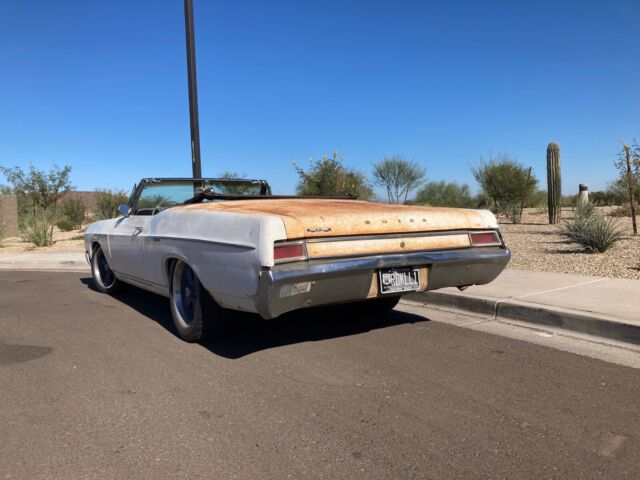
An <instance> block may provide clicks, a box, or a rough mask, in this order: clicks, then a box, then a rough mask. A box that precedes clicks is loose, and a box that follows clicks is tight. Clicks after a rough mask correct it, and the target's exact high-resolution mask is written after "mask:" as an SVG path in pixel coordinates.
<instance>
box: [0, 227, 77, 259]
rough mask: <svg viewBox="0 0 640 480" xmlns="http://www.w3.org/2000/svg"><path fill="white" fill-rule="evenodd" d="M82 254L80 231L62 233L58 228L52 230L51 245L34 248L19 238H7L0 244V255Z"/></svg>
mask: <svg viewBox="0 0 640 480" xmlns="http://www.w3.org/2000/svg"><path fill="white" fill-rule="evenodd" d="M76 251H77V252H84V240H83V237H82V231H81V230H71V231H70V232H62V231H60V230H59V229H58V227H54V230H53V245H50V246H48V247H36V246H34V245H33V243H31V242H28V241H25V240H23V239H22V238H21V237H8V238H6V239H5V240H4V242H2V243H1V244H0V255H2V254H3V253H23V252H76Z"/></svg>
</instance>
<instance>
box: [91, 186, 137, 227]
mask: <svg viewBox="0 0 640 480" xmlns="http://www.w3.org/2000/svg"><path fill="white" fill-rule="evenodd" d="M128 201H129V196H128V195H127V193H126V192H125V191H124V190H98V195H97V197H96V218H97V219H99V220H106V219H108V218H116V217H117V216H118V215H119V213H118V207H119V206H120V205H121V204H123V203H127V202H128Z"/></svg>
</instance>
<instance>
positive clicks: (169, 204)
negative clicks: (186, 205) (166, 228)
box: [152, 200, 180, 215]
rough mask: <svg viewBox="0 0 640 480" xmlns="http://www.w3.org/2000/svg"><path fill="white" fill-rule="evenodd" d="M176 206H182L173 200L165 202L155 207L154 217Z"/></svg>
mask: <svg viewBox="0 0 640 480" xmlns="http://www.w3.org/2000/svg"><path fill="white" fill-rule="evenodd" d="M176 205H180V204H179V203H178V202H174V201H173V200H164V201H162V202H160V203H159V204H157V205H156V206H155V207H153V213H152V215H155V214H157V213H160V212H163V211H165V210H166V209H167V208H171V207H175V206H176Z"/></svg>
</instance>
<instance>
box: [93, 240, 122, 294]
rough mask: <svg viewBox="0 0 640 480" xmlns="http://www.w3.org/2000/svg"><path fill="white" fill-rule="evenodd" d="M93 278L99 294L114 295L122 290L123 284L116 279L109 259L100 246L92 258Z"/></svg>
mask: <svg viewBox="0 0 640 480" xmlns="http://www.w3.org/2000/svg"><path fill="white" fill-rule="evenodd" d="M91 276H92V277H93V285H94V286H95V287H96V290H98V291H99V292H102V293H108V294H112V293H115V292H117V291H118V290H120V289H121V288H122V282H121V281H120V280H118V279H117V278H116V276H115V274H114V273H113V270H111V267H110V266H109V263H108V262H107V257H105V255H104V252H103V251H102V247H101V246H99V245H98V246H97V247H96V249H95V250H94V251H93V255H92V256H91Z"/></svg>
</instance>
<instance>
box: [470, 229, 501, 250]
mask: <svg viewBox="0 0 640 480" xmlns="http://www.w3.org/2000/svg"><path fill="white" fill-rule="evenodd" d="M469 240H470V241H471V245H473V246H474V247H489V246H492V245H502V241H501V240H500V237H499V236H498V232H493V231H492V232H470V233H469Z"/></svg>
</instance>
